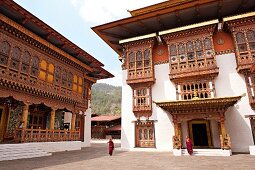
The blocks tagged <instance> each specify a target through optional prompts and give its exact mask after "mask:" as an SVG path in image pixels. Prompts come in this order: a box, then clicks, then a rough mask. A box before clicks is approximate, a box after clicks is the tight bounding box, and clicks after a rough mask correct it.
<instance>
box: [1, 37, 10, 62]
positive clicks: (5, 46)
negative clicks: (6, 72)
mask: <svg viewBox="0 0 255 170" xmlns="http://www.w3.org/2000/svg"><path fill="white" fill-rule="evenodd" d="M10 48H11V46H10V44H9V43H8V42H6V41H3V42H2V43H1V45H0V64H1V65H4V66H7V63H8V58H9V55H10Z"/></svg>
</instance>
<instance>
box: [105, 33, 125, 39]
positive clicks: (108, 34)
mask: <svg viewBox="0 0 255 170" xmlns="http://www.w3.org/2000/svg"><path fill="white" fill-rule="evenodd" d="M101 32H102V33H103V34H104V35H106V36H109V37H112V38H118V39H123V38H125V37H123V36H121V35H118V34H114V33H109V32H106V31H101Z"/></svg>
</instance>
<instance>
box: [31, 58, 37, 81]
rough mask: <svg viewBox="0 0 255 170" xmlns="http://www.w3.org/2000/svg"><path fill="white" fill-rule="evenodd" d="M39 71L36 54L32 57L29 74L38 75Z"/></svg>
mask: <svg viewBox="0 0 255 170" xmlns="http://www.w3.org/2000/svg"><path fill="white" fill-rule="evenodd" d="M38 72H39V59H38V57H37V56H34V57H32V65H31V73H30V75H31V76H35V77H37V76H38Z"/></svg>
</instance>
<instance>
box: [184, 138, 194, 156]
mask: <svg viewBox="0 0 255 170" xmlns="http://www.w3.org/2000/svg"><path fill="white" fill-rule="evenodd" d="M186 147H187V151H188V153H189V154H190V155H192V154H193V148H192V141H191V139H190V138H189V137H186Z"/></svg>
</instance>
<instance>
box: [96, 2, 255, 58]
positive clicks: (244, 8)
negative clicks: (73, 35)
mask: <svg viewBox="0 0 255 170" xmlns="http://www.w3.org/2000/svg"><path fill="white" fill-rule="evenodd" d="M254 9H255V1H253V0H251V1H243V0H203V1H201V0H185V1H184V0H182V1H177V0H171V1H166V2H162V3H159V4H156V5H153V6H149V7H145V8H141V9H138V10H134V11H131V13H132V15H133V16H131V17H128V18H124V19H121V20H117V21H113V22H110V23H107V24H103V25H99V26H96V27H93V28H92V29H93V31H94V32H95V33H96V34H97V35H98V36H99V37H101V38H102V39H103V40H104V41H105V42H106V43H107V44H108V45H109V46H110V47H111V48H112V49H113V50H114V51H115V52H116V53H118V54H121V53H122V44H120V43H119V41H120V40H125V39H129V38H132V37H139V36H141V35H147V34H151V33H159V32H161V31H164V30H171V29H175V28H179V27H183V26H186V25H191V24H195V23H200V22H205V21H211V20H215V19H222V18H224V17H229V16H233V15H237V14H243V13H247V12H251V11H254Z"/></svg>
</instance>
